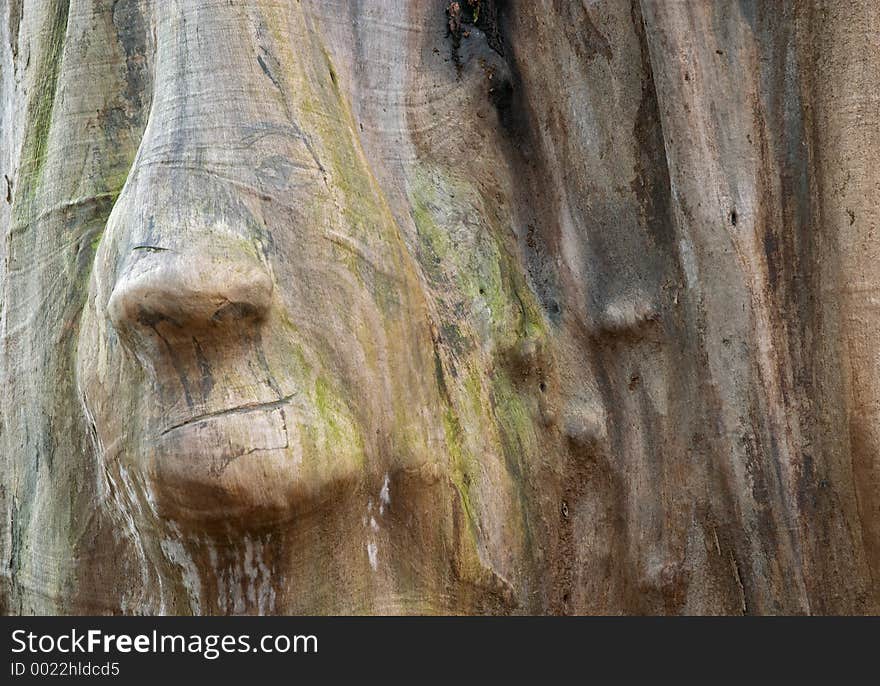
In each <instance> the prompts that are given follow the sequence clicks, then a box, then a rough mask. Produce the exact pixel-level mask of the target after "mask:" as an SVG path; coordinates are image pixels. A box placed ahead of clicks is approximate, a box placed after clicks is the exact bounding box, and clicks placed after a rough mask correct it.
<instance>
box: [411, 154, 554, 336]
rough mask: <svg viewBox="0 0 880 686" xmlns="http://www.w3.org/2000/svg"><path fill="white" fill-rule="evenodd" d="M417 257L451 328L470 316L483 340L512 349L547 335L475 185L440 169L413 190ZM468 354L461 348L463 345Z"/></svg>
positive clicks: (415, 182)
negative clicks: (529, 340)
mask: <svg viewBox="0 0 880 686" xmlns="http://www.w3.org/2000/svg"><path fill="white" fill-rule="evenodd" d="M409 199H410V203H411V206H412V219H413V222H414V224H415V228H416V233H417V238H418V245H417V258H418V261H419V264H420V266H421V268H422V271H423V273H424V275H425V277H426V279H427V281H428V283H429V285H430V286H431V288H432V290H433V291H434V294H435V297H436V299H437V301H438V302H439V303H440V305H441V310H442V315H443V323H444V325H446V326H449V325H455V326H457V327H458V326H459V325H458V324H454V323H455V322H458V321H460V320H464V321H465V322H466V323H467V325H468V328H469V329H470V331H471V332H473V334H474V337H475V338H476V339H477V341H478V342H479V343H480V345H481V346H489V347H490V348H492V347H494V348H499V349H504V348H507V347H509V346H512V345H514V344H515V342H516V340H518V339H521V338H539V337H542V336H544V335H545V327H544V323H543V319H542V317H541V315H540V310H539V308H538V307H537V305H536V303H535V300H534V297H533V296H532V294H531V292H530V291H529V290H528V288H527V286H526V284H525V281H524V279H523V277H522V276H521V274H520V272H521V270H520V269H518V266H517V265H516V264H515V258H514V257H513V256H512V255H511V254H510V253H509V252H508V250H507V248H506V246H505V245H504V241H503V239H501V238H500V237H499V236H500V235H501V233H502V231H503V227H500V226H498V225H497V224H496V223H495V222H494V221H492V220H491V219H490V213H489V212H485V211H483V209H482V201H481V199H480V197H479V195H478V194H477V192H476V191H475V190H474V189H473V187H472V186H471V185H470V184H468V183H466V182H463V181H460V180H458V179H455V178H454V177H452V176H449V175H447V174H444V173H443V172H442V171H440V170H439V169H437V168H428V169H420V170H419V171H418V172H417V173H416V175H415V177H414V179H412V181H411V184H410V188H409ZM460 352H461V351H460Z"/></svg>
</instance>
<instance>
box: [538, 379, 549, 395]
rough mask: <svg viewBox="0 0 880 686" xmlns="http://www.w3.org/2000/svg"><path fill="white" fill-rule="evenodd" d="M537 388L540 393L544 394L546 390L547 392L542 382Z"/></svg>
mask: <svg viewBox="0 0 880 686" xmlns="http://www.w3.org/2000/svg"><path fill="white" fill-rule="evenodd" d="M538 388H540V389H541V393H544V392H546V390H547V384H545V383H544V382H543V381H542V382H541V383H540V384H538Z"/></svg>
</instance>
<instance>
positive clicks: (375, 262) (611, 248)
mask: <svg viewBox="0 0 880 686" xmlns="http://www.w3.org/2000/svg"><path fill="white" fill-rule="evenodd" d="M878 39H880V5H878V4H877V3H875V2H873V1H872V0H852V1H851V0H847V1H844V0H824V1H823V0H780V1H775V0H773V1H771V0H738V1H737V0H722V1H718V2H716V1H714V0H712V1H710V0H681V1H677V2H667V1H665V0H589V1H580V2H578V1H571V2H568V1H566V0H535V1H530V2H526V1H525V0H507V1H505V2H503V1H501V0H460V1H459V2H448V1H446V0H370V1H367V0H248V1H245V0H5V2H4V3H3V4H2V6H0V173H2V174H3V175H4V180H3V183H2V184H0V191H2V193H0V196H2V197H0V227H2V230H3V237H4V240H3V241H2V243H0V258H2V259H0V265H2V266H0V287H2V291H0V343H2V347H0V389H2V391H0V403H2V413H0V456H2V464H0V469H2V478H0V505H2V512H3V519H2V526H0V609H2V611H3V612H5V613H9V614H20V613H21V614H28V613H172V614H190V613H194V614H213V613H251V614H255V613H267V614H268V613H337V614H345V613H383V614H384V613H520V614H524V613H534V614H542V613H553V614H566V613H605V614H618V613H627V614H631V613H632V614H635V613H657V614H666V613H691V614H693V613H711V614H715V613H724V614H728V613H729V614H739V613H749V614H761V613H872V612H880V424H878V419H880V416H878V414H880V409H878V408H880V367H878V360H880V358H878V355H877V353H876V347H877V343H876V341H877V340H878V337H880V310H878V307H877V293H878V290H880V268H878V267H877V265H878V264H880V262H878V258H880V254H878V253H880V241H878V236H877V235H876V232H877V230H878V219H880V209H878V208H880V203H878V191H880V172H878V169H877V165H876V164H875V161H874V158H875V156H876V153H877V151H878V150H880V119H878V114H877V92H878V89H877V86H878V83H877V79H878V74H880V50H878Z"/></svg>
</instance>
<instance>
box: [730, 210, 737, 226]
mask: <svg viewBox="0 0 880 686" xmlns="http://www.w3.org/2000/svg"><path fill="white" fill-rule="evenodd" d="M736 220H737V215H736V210H731V211H730V225H731V226H736Z"/></svg>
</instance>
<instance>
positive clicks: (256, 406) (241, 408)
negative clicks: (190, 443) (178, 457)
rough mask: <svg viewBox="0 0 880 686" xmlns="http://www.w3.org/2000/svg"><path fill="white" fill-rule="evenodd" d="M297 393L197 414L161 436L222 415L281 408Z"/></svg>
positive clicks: (175, 425) (163, 431)
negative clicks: (267, 400)
mask: <svg viewBox="0 0 880 686" xmlns="http://www.w3.org/2000/svg"><path fill="white" fill-rule="evenodd" d="M295 395H296V394H295V393H291V394H290V395H286V396H284V397H282V398H278V399H277V400H272V401H269V402H262V403H244V404H242V405H236V406H235V407H229V408H226V409H223V410H215V411H213V412H205V413H202V414H197V415H194V416H192V417H190V418H189V419H185V420H183V421H181V422H177V423H176V424H172V425H171V426H169V427H167V428H165V429H163V430H162V431H161V432H159V436H167V435H168V434H170V433H172V432H173V431H178V430H179V429H183V428H186V427H188V426H193V425H195V424H199V423H202V422H208V421H210V420H214V419H219V418H220V417H225V416H230V415H241V414H249V413H251V412H265V411H270V410H279V409H281V408H283V407H284V406H285V405H287V404H288V403H290V401H291V400H292V399H293V398H294V396H295Z"/></svg>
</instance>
